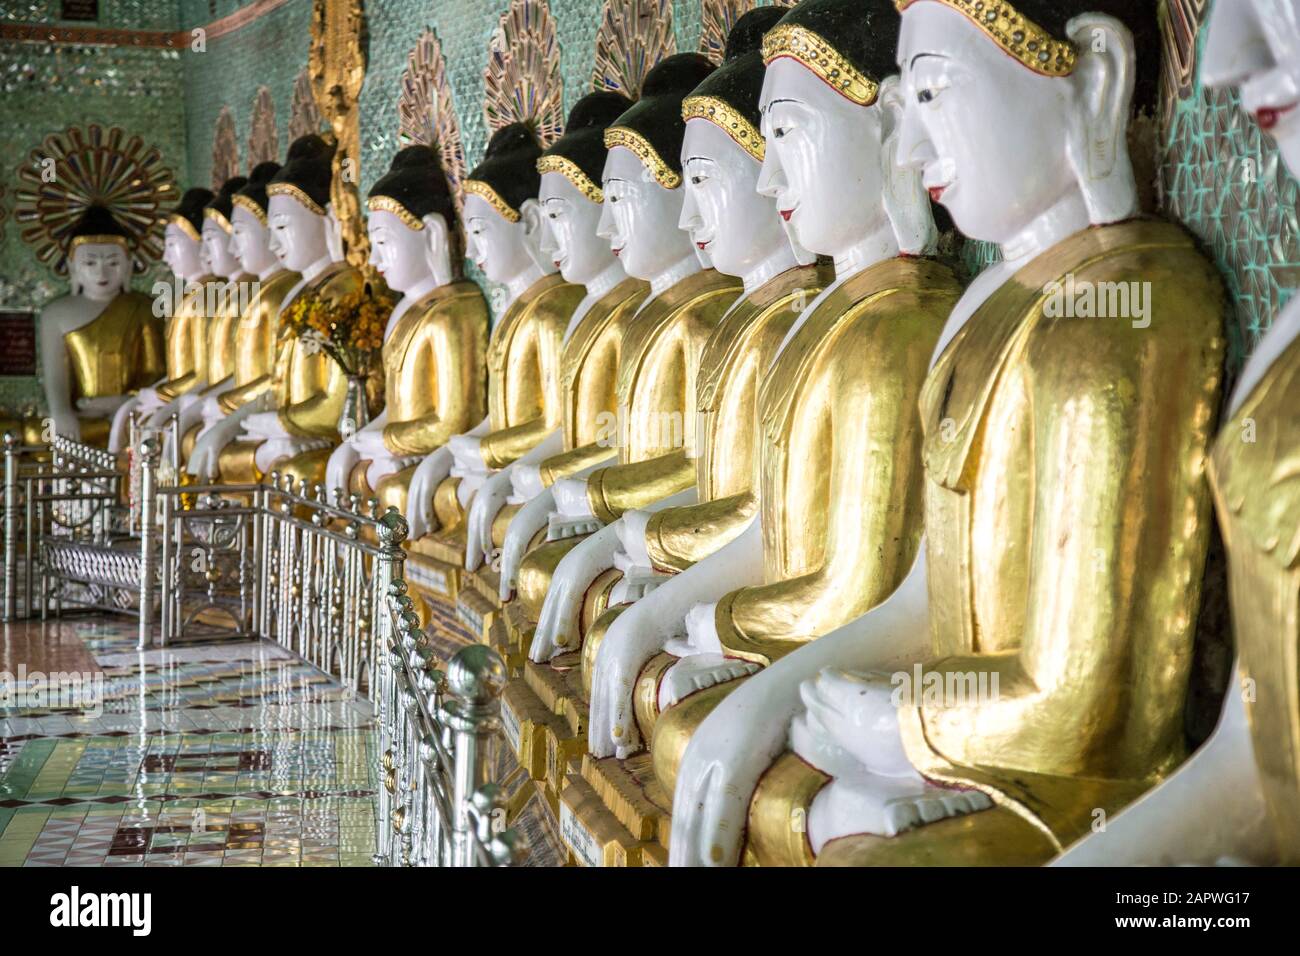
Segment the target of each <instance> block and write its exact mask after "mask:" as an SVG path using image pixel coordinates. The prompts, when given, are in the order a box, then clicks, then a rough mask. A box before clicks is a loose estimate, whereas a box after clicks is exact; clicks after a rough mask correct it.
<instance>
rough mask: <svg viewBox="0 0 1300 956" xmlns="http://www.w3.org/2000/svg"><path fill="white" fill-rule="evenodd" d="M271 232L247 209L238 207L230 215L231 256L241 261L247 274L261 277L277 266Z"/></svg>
mask: <svg viewBox="0 0 1300 956" xmlns="http://www.w3.org/2000/svg"><path fill="white" fill-rule="evenodd" d="M270 241H271V231H270V229H268V228H267V227H266V226H264V225H262V223H261V221H260V220H259V219H258V218H257V217H256V216H255V215H253V214H252V213H251V212H249V211H248V210H247V209H245V208H244V207H243V206H236V207H235V208H234V211H233V212H231V214H230V245H229V246H228V248H229V250H230V254H231V255H232V256H234V257H235V258H237V259H238V260H239V263H240V265H241V266H242V267H243V270H244V271H245V272H249V273H252V274H253V275H261V274H262V273H264V272H266V271H267V270H268V269H270V268H271V267H272V266H274V265H276V263H277V260H276V257H275V254H274V253H272V252H271V249H270V246H269V243H270Z"/></svg>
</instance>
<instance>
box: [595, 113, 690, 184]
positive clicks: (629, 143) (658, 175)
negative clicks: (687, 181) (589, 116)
mask: <svg viewBox="0 0 1300 956" xmlns="http://www.w3.org/2000/svg"><path fill="white" fill-rule="evenodd" d="M615 146H622V147H623V148H624V149H626V150H629V151H630V152H632V153H634V154H636V158H637V159H639V160H641V165H643V166H645V168H646V169H648V170H650V172H651V173H652V174H653V175H654V178H655V182H657V183H658V184H659V185H660V186H662V187H664V189H676V188H677V187H678V186H680V185H681V184H682V177H681V174H680V173H678V172H677V171H676V170H674V169H673V168H672V167H671V166H669V165H668V164H667V163H665V162H664V161H663V157H661V156H660V155H659V153H658V152H656V151H655V148H654V147H653V146H651V145H650V141H649V140H648V139H646V138H645V137H644V136H642V135H641V134H640V133H638V132H637V131H636V130H634V129H629V128H628V127H626V126H611V127H610V128H609V129H607V130H605V148H606V149H613V148H614V147H615Z"/></svg>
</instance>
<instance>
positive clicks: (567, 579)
mask: <svg viewBox="0 0 1300 956" xmlns="http://www.w3.org/2000/svg"><path fill="white" fill-rule="evenodd" d="M556 484H558V482H557V483H556ZM617 550H618V525H617V522H615V524H612V525H607V526H606V527H604V528H601V529H600V530H599V531H597V532H596V533H594V534H593V535H591V537H589V538H586V539H585V540H583V541H582V542H580V543H579V544H578V546H577V547H575V548H574V549H573V550H571V551H570V552H569V553H568V554H566V555H565V556H564V557H563V558H562V559H560V563H559V565H558V566H557V567H556V569H555V573H554V574H553V575H552V576H551V586H550V588H549V589H548V590H547V592H546V599H545V600H544V601H543V602H542V612H541V614H539V615H538V618H537V630H536V631H534V632H533V643H532V646H531V647H530V648H529V649H528V657H529V659H530V660H532V661H535V662H537V663H539V664H543V663H545V662H546V661H549V660H550V659H551V658H552V657H555V656H556V655H557V654H563V653H564V652H566V651H572V650H576V649H577V648H578V615H579V613H580V612H581V610H582V599H583V598H584V597H585V596H586V594H587V588H589V587H591V584H592V582H593V581H595V580H596V578H597V577H598V576H599V575H600V573H601V572H602V571H604V570H606V569H607V568H612V567H613V566H614V553H615V552H616V551H617Z"/></svg>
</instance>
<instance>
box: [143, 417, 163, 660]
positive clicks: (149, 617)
mask: <svg viewBox="0 0 1300 956" xmlns="http://www.w3.org/2000/svg"><path fill="white" fill-rule="evenodd" d="M161 451H162V450H161V449H160V448H159V447H158V440H157V439H156V438H146V439H145V440H144V441H142V442H140V640H139V647H140V650H147V649H148V647H149V645H150V644H151V643H152V642H153V592H154V532H155V531H156V530H157V529H156V527H155V524H156V522H155V517H156V516H155V514H154V511H155V505H156V501H155V499H156V496H157V481H158V476H157V470H158V458H159V455H160V454H161Z"/></svg>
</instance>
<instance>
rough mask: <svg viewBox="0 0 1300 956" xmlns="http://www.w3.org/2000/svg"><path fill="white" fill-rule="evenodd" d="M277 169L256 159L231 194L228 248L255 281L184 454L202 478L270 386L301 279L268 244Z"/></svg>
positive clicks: (208, 476)
mask: <svg viewBox="0 0 1300 956" xmlns="http://www.w3.org/2000/svg"><path fill="white" fill-rule="evenodd" d="M279 171H280V164H279V163H276V162H265V163H259V164H258V165H257V166H255V167H253V171H252V172H251V173H250V174H249V177H248V183H247V184H246V185H244V186H243V187H242V188H241V189H239V190H237V191H236V192H235V193H234V195H233V196H232V197H231V201H232V207H231V212H230V215H229V222H230V240H229V248H230V253H231V254H232V255H233V256H235V257H236V258H238V259H239V262H240V266H241V268H242V270H243V272H245V273H246V274H247V275H249V276H252V277H253V278H254V280H255V281H252V282H250V287H251V294H250V295H248V296H246V297H244V298H241V299H240V300H239V301H240V304H242V305H243V310H242V312H241V314H240V316H239V320H238V323H237V325H236V327H235V333H234V335H235V338H234V353H233V371H232V374H231V376H230V380H229V381H228V382H226V383H225V387H224V388H221V389H219V390H209V392H208V393H207V394H206V395H205V397H204V398H203V402H202V406H201V414H202V417H203V427H202V431H201V432H200V433H199V435H198V437H197V439H196V441H195V443H194V447H193V449H192V450H191V451H190V453H189V455H188V456H187V457H186V464H185V467H186V470H187V471H188V472H189V473H190V474H191V475H194V476H196V477H198V478H200V479H202V480H204V481H215V480H216V479H217V478H218V477H219V476H220V467H219V464H218V457H219V455H220V452H221V449H222V448H223V447H224V446H225V445H227V444H229V443H230V442H231V441H233V440H234V439H235V438H237V437H238V435H239V433H240V431H242V430H243V424H242V423H243V420H244V418H245V417H247V415H248V414H250V413H251V412H252V411H253V410H254V409H255V408H256V407H257V403H256V401H255V400H256V399H257V398H258V397H259V396H261V395H262V394H264V393H265V392H266V391H267V389H269V388H270V387H271V383H272V371H273V370H274V367H275V355H276V344H277V338H278V331H279V314H280V304H281V303H282V302H283V300H284V297H285V295H286V294H287V293H288V292H289V290H290V289H291V288H293V287H294V286H295V285H297V284H298V281H299V279H300V278H301V277H300V276H299V275H298V273H296V272H292V271H290V270H288V269H286V268H284V266H282V265H281V264H280V260H279V259H278V258H277V257H276V256H275V254H274V253H273V252H272V251H271V248H270V239H271V235H270V230H269V229H268V227H267V222H266V211H267V202H268V200H267V194H266V187H267V185H268V184H269V183H270V181H271V179H272V177H274V176H275V174H276V173H278V172H279ZM204 226H205V228H206V226H207V223H206V222H205V223H204Z"/></svg>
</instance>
